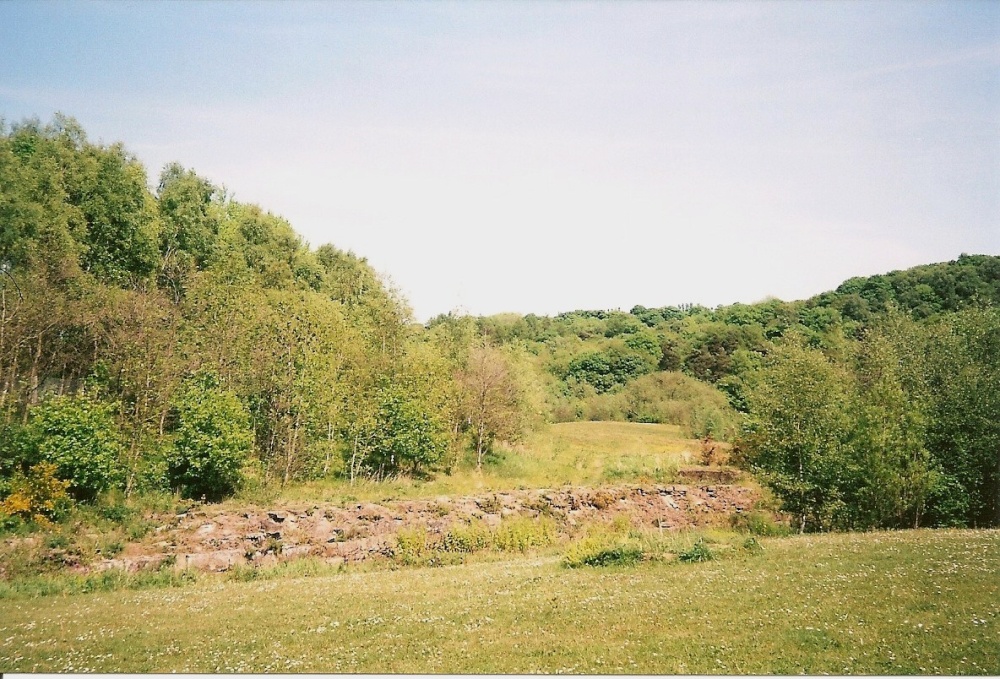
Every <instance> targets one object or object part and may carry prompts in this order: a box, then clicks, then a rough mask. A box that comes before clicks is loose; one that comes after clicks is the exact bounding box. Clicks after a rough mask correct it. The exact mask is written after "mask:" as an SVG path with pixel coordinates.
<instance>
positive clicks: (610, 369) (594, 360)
mask: <svg viewBox="0 0 1000 679" xmlns="http://www.w3.org/2000/svg"><path fill="white" fill-rule="evenodd" d="M656 364H657V362H656V361H654V360H652V359H651V357H650V356H649V355H648V354H646V353H644V352H639V351H634V350H631V349H627V348H621V347H617V346H612V347H610V348H609V349H607V350H605V351H600V352H594V353H589V354H585V355H583V356H580V357H578V358H575V359H573V360H572V361H570V364H569V367H568V368H567V370H566V378H567V379H572V380H576V381H577V382H582V383H585V384H589V385H591V386H593V387H594V389H595V390H596V391H597V393H599V394H602V393H605V392H608V391H611V390H612V389H615V388H616V387H622V386H624V385H625V384H626V383H628V382H629V381H630V380H633V379H635V378H636V377H639V376H640V375H645V374H646V373H649V372H652V371H653V370H655V369H656Z"/></svg>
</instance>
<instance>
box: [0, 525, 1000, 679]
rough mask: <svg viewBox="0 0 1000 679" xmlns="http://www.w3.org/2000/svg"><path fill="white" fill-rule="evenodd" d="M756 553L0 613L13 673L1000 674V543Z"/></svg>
mask: <svg viewBox="0 0 1000 679" xmlns="http://www.w3.org/2000/svg"><path fill="white" fill-rule="evenodd" d="M763 544H764V548H765V551H764V553H763V554H762V555H760V556H756V557H747V558H745V559H735V560H730V561H719V562H707V563H701V564H678V563H673V564H669V563H651V564H645V565H641V566H639V567H636V568H607V569H591V568H583V569H577V570H567V569H564V568H561V567H560V566H559V565H558V564H557V563H556V561H555V560H554V559H551V558H537V557H536V558H530V557H529V558H523V557H522V558H518V559H512V560H500V561H486V562H481V563H472V564H468V565H463V566H455V567H446V568H434V569H431V568H421V569H403V570H398V571H383V572H354V573H346V574H341V575H335V576H327V577H316V578H307V579H284V580H276V581H267V582H244V583H237V582H225V581H222V580H218V579H213V580H209V581H202V582H199V583H198V584H195V585H193V586H190V587H186V588H181V589H167V590H147V591H141V592H129V591H118V592H108V593H100V594H88V595H76V596H68V597H46V598H42V599H20V600H9V601H0V669H2V670H4V671H15V672H30V671H84V670H96V671H128V672H166V671H171V670H179V671H180V670H183V671H192V672H226V671H234V670H236V671H245V672H255V671H256V672H259V671H313V672H344V671H349V672H354V671H363V672H451V673H458V672H532V671H547V672H557V671H573V672H644V673H702V674H725V673H784V674H792V673H798V672H802V671H804V672H808V673H822V672H832V673H877V674H899V673H953V674H961V673H975V674H984V673H985V674H1000V653H997V649H998V648H1000V580H998V578H997V576H996V574H997V573H998V572H1000V532H998V531H907V532H898V533H872V534H847V535H823V536H814V537H796V538H783V539H777V538H775V539H770V540H764V541H763Z"/></svg>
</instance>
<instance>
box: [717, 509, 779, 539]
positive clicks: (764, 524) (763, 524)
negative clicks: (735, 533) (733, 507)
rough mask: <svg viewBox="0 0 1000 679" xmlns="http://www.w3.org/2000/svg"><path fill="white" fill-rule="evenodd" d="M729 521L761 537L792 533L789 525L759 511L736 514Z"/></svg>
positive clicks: (742, 529) (738, 528)
mask: <svg viewBox="0 0 1000 679" xmlns="http://www.w3.org/2000/svg"><path fill="white" fill-rule="evenodd" d="M729 523H730V525H731V526H732V527H733V528H735V529H736V530H741V531H746V532H747V533H750V534H751V535H757V536H761V537H774V536H782V535H789V534H790V533H791V529H789V527H788V526H786V525H784V524H780V523H777V522H776V521H775V520H774V519H773V518H772V517H771V516H770V515H769V514H766V513H765V512H759V511H757V512H746V513H742V514H734V515H733V516H732V517H731V518H730V519H729Z"/></svg>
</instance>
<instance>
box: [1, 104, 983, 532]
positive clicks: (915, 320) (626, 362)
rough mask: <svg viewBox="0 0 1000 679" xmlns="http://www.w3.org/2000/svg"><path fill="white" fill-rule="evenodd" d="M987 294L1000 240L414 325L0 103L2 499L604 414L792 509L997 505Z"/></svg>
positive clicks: (354, 273) (407, 463) (974, 521)
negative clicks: (8, 118)
mask: <svg viewBox="0 0 1000 679" xmlns="http://www.w3.org/2000/svg"><path fill="white" fill-rule="evenodd" d="M998 303H1000V257H991V256H985V255H962V256H961V257H959V258H958V259H957V260H956V261H953V262H946V263H940V264H930V265H925V266H920V267H915V268H913V269H909V270H906V271H897V272H891V273H888V274H885V275H881V276H873V277H870V278H857V279H851V280H848V281H846V282H845V283H844V284H842V285H841V286H839V287H838V288H837V289H836V290H834V291H830V292H827V293H823V294H821V295H817V296H815V297H813V298H810V299H808V300H802V301H794V302H784V301H781V300H773V299H772V300H765V301H763V302H760V303H757V304H733V305H728V306H722V307H718V308H716V309H708V308H705V307H702V306H698V305H683V306H664V307H660V308H646V307H642V306H635V307H633V308H632V309H631V310H630V311H628V312H624V311H620V310H619V311H607V310H592V311H588V310H577V311H572V312H567V313H563V314H559V315H557V316H554V317H547V316H537V315H534V314H528V315H523V316H522V315H519V314H499V315H494V316H488V317H470V316H465V315H458V314H443V315H441V316H438V317H437V318H434V319H432V320H431V321H430V322H428V323H427V324H426V325H423V326H421V325H419V324H416V323H414V322H413V318H412V315H411V312H410V310H409V309H408V307H407V306H406V303H405V301H404V300H403V299H402V297H401V296H400V295H399V294H398V292H396V291H395V290H394V289H393V288H392V287H391V286H390V285H388V284H387V283H386V282H385V281H384V280H383V279H382V277H380V276H379V275H378V274H377V273H376V272H375V271H374V270H373V269H372V267H371V266H370V265H369V264H368V263H367V262H366V261H365V260H364V259H363V258H361V257H358V256H356V255H355V254H353V253H351V252H345V251H342V250H340V249H338V248H336V247H335V246H333V245H321V246H319V247H317V248H312V247H310V246H309V245H308V244H306V243H304V242H303V241H302V239H301V238H300V237H298V236H297V235H296V234H295V232H294V230H293V229H292V227H291V225H289V224H288V223H287V222H286V221H285V220H284V219H282V218H280V217H278V216H276V215H273V214H271V213H269V212H267V211H265V210H263V209H261V208H260V207H258V206H256V205H250V204H245V203H240V202H238V201H235V200H233V199H232V198H231V197H230V196H229V195H227V193H226V192H225V190H224V189H223V188H221V187H219V186H216V185H214V184H213V183H212V182H210V181H209V180H207V179H205V178H203V177H200V176H198V175H197V174H196V173H195V172H194V171H192V170H189V169H186V168H184V167H182V166H181V165H178V164H170V165H168V166H167V167H165V168H164V169H163V171H162V172H161V173H160V175H159V178H158V181H157V182H156V184H155V185H154V186H150V185H149V181H148V177H147V174H146V170H145V168H143V166H142V165H141V164H140V163H139V162H138V161H137V160H136V159H135V158H134V157H133V156H132V155H131V154H129V153H128V151H127V150H126V149H125V148H124V147H123V146H122V145H120V144H112V145H101V144H95V143H92V142H91V141H89V140H88V139H87V137H86V134H85V133H84V131H83V129H82V128H81V127H80V126H79V124H77V123H76V122H75V121H73V120H72V119H70V118H66V117H63V116H57V117H56V118H55V119H54V120H53V121H52V122H51V123H48V124H42V123H40V122H39V121H35V120H29V121H24V122H21V123H19V124H15V125H12V126H7V125H3V126H2V128H0V500H2V501H3V502H4V503H5V505H4V506H6V507H7V510H8V513H10V512H11V511H13V509H14V508H15V507H19V508H21V509H19V510H18V511H22V512H29V513H30V510H27V509H24V507H25V506H32V504H34V505H39V506H41V505H43V504H44V503H45V500H44V499H40V498H44V497H45V496H46V493H48V494H49V495H52V494H53V493H57V491H58V489H59V487H60V484H67V486H66V490H67V492H68V493H69V494H71V496H72V497H74V498H76V499H77V500H79V501H90V500H93V499H94V498H95V497H97V496H98V495H100V494H101V493H104V492H106V491H108V490H110V489H118V490H119V491H121V492H124V493H126V494H132V493H143V492H147V491H153V490H173V491H179V492H181V493H184V494H186V495H188V496H191V497H205V498H206V499H219V498H221V497H224V496H226V495H228V494H231V493H232V492H234V491H235V490H236V489H237V488H240V487H243V488H251V487H253V485H254V484H269V483H288V482H293V481H297V480H302V479H309V478H322V477H341V478H345V479H349V480H353V479H356V478H359V477H365V478H376V479H377V478H387V477H391V476H395V475H399V474H408V475H414V476H421V475H425V474H430V473H439V472H442V471H444V472H447V471H450V470H454V469H456V468H457V467H460V466H462V465H466V466H471V467H481V466H483V465H486V464H489V463H490V460H491V455H492V454H493V453H494V452H495V447H496V446H495V444H496V443H498V442H514V441H517V440H518V439H519V438H520V437H521V436H522V435H523V434H524V433H525V431H527V430H528V429H529V428H530V427H532V426H534V425H535V424H538V423H540V422H543V421H547V420H548V421H557V422H558V421H567V420H578V419H605V420H629V421H637V422H664V423H671V424H677V425H680V426H681V427H682V428H683V429H684V430H685V431H687V432H688V433H689V435H691V436H693V437H695V436H696V437H699V438H701V437H704V436H706V435H710V436H714V437H716V438H725V439H729V440H732V441H734V443H735V444H736V450H737V453H738V459H739V460H740V461H741V463H742V464H744V465H745V466H746V467H748V468H750V469H753V470H754V471H755V472H756V473H757V474H758V475H759V476H760V478H761V479H762V480H763V481H765V483H767V484H768V485H769V486H770V487H771V488H772V489H773V490H774V492H775V494H776V495H777V496H778V497H779V498H780V499H781V500H782V501H783V502H784V504H785V507H786V508H787V509H789V511H791V512H793V513H794V514H795V516H796V521H797V523H798V525H799V527H800V528H802V529H804V530H813V529H816V530H824V529H835V528H838V529H839V528H869V527H876V526H910V525H987V524H996V523H1000V507H998V504H1000V502H998V496H1000V453H998V450H1000V434H998V430H997V423H998V422H1000V404H998V401H997V397H996V396H995V394H997V393H1000V389H998V388H997V387H998V386H1000V385H998V384H997V381H998V373H1000V369H998V364H997V361H998V356H1000V345H998V339H997V333H998V330H997V327H998V326H997V312H996V305H997V304H998ZM32 497H35V498H36V500H34V501H32V500H31V498H32Z"/></svg>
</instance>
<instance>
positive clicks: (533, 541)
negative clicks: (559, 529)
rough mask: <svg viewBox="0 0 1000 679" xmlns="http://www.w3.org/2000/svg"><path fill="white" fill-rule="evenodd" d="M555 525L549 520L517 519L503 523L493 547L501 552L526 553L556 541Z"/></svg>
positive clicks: (496, 534) (498, 529)
mask: <svg viewBox="0 0 1000 679" xmlns="http://www.w3.org/2000/svg"><path fill="white" fill-rule="evenodd" d="M555 535H556V527H555V523H554V522H553V521H552V520H551V519H549V518H544V517H543V518H538V519H529V518H526V517H517V518H512V519H507V520H505V521H502V522H501V523H500V525H499V526H497V529H496V531H495V532H494V534H493V545H494V546H495V547H496V548H497V549H498V550H500V551H501V552H526V551H528V550H529V549H531V548H532V547H544V546H545V545H548V544H550V543H551V542H553V541H554V540H555Z"/></svg>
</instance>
